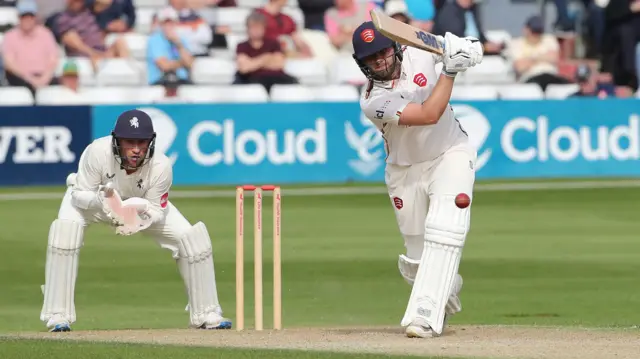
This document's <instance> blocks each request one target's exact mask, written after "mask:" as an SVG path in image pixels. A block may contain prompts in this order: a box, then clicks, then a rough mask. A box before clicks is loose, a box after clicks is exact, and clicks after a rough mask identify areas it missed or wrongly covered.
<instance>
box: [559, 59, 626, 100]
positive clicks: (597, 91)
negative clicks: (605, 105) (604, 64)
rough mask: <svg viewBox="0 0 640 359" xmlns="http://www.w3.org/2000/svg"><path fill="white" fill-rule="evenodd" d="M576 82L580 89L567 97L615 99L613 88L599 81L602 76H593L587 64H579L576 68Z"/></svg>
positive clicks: (607, 83)
mask: <svg viewBox="0 0 640 359" xmlns="http://www.w3.org/2000/svg"><path fill="white" fill-rule="evenodd" d="M575 77H576V82H577V83H578V85H579V86H580V89H579V90H578V91H576V92H575V93H573V94H571V95H570V96H569V97H598V98H600V99H604V98H607V97H615V96H616V94H615V86H613V84H612V83H610V82H605V81H602V80H601V77H603V76H602V74H597V73H596V74H594V73H593V72H592V71H591V68H590V67H589V65H588V64H580V65H578V67H577V68H576V73H575Z"/></svg>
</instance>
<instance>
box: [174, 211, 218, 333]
mask: <svg viewBox="0 0 640 359" xmlns="http://www.w3.org/2000/svg"><path fill="white" fill-rule="evenodd" d="M178 255H179V257H178V267H179V269H180V273H181V275H182V278H183V279H184V282H185V287H186V290H187V295H188V297H189V311H190V315H191V325H192V326H193V327H196V328H197V327H200V326H202V325H203V324H204V323H205V321H206V320H207V314H208V313H210V312H216V313H218V314H220V315H222V310H221V308H220V304H219V302H218V290H217V288H216V277H215V271H214V265H213V250H212V248H211V238H210V237H209V233H208V232H207V227H206V226H205V225H204V223H202V222H198V223H196V224H195V225H194V226H193V227H191V229H189V230H188V231H187V233H185V234H184V236H183V237H182V238H181V239H180V241H179V253H178Z"/></svg>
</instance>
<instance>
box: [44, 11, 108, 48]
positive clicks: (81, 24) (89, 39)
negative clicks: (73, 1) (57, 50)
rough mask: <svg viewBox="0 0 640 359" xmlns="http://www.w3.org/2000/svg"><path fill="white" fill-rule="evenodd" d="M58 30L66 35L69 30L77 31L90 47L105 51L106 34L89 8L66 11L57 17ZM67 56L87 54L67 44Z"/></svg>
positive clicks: (62, 34)
mask: <svg viewBox="0 0 640 359" xmlns="http://www.w3.org/2000/svg"><path fill="white" fill-rule="evenodd" d="M56 28H57V29H56V30H57V31H58V33H59V34H60V36H64V34H65V33H66V32H67V31H72V30H73V31H75V32H77V33H78V35H80V38H81V39H82V41H83V42H84V43H85V44H86V45H87V46H89V47H91V48H92V49H94V50H98V51H105V50H106V47H105V44H104V34H103V33H102V30H100V27H99V26H98V22H97V21H96V18H95V16H93V14H92V13H91V12H90V11H89V10H88V9H85V10H82V11H81V12H78V13H74V12H70V11H64V12H62V13H61V14H60V16H58V18H57V19H56ZM64 50H65V51H66V53H67V56H72V57H73V56H87V54H83V53H81V52H79V51H77V50H75V49H71V48H69V47H67V46H65V47H64Z"/></svg>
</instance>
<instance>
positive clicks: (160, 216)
mask: <svg viewBox="0 0 640 359" xmlns="http://www.w3.org/2000/svg"><path fill="white" fill-rule="evenodd" d="M172 183H173V169H172V168H171V164H170V163H168V162H167V163H166V164H165V165H163V166H162V168H161V169H159V171H158V175H157V177H156V179H155V180H154V181H153V183H151V186H150V187H149V190H148V191H147V193H145V196H144V199H146V200H148V201H149V209H148V210H147V214H148V215H149V216H150V217H151V220H152V222H153V223H157V222H160V221H162V220H164V218H165V216H166V210H167V204H168V202H169V190H170V189H171V184H172Z"/></svg>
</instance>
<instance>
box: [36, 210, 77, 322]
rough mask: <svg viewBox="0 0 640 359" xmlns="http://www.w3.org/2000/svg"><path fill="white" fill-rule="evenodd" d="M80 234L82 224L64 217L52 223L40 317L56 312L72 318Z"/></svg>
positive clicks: (68, 318)
mask: <svg viewBox="0 0 640 359" xmlns="http://www.w3.org/2000/svg"><path fill="white" fill-rule="evenodd" d="M83 238H84V227H83V226H82V225H81V224H80V223H77V222H75V221H72V220H66V219H56V220H55V221H53V223H51V227H50V228H49V240H48V245H47V262H46V264H45V285H44V290H43V292H44V304H43V307H42V312H41V314H40V320H42V321H47V320H49V318H51V316H53V315H54V314H58V315H62V316H63V317H65V318H66V319H67V320H68V321H69V322H70V323H72V322H74V321H75V319H76V312H75V305H74V292H75V283H76V278H77V276H78V262H79V257H80V248H81V247H82V243H83Z"/></svg>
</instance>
